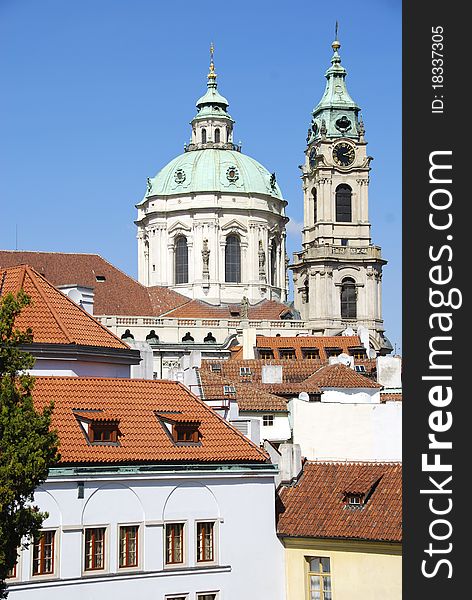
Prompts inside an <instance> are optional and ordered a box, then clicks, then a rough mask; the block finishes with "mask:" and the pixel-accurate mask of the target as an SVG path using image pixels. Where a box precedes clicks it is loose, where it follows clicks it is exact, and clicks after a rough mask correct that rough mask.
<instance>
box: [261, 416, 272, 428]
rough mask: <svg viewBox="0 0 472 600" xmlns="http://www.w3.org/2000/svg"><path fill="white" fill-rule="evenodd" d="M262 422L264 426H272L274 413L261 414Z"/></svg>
mask: <svg viewBox="0 0 472 600" xmlns="http://www.w3.org/2000/svg"><path fill="white" fill-rule="evenodd" d="M262 424H263V425H264V427H272V426H273V424H274V415H262Z"/></svg>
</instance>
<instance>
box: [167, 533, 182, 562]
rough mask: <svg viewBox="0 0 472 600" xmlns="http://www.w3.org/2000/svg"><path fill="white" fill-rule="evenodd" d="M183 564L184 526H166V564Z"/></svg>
mask: <svg viewBox="0 0 472 600" xmlns="http://www.w3.org/2000/svg"><path fill="white" fill-rule="evenodd" d="M183 562H184V524H183V523H167V525H166V563H167V564H168V565H174V564H181V563H183Z"/></svg>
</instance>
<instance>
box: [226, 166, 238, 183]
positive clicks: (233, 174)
mask: <svg viewBox="0 0 472 600" xmlns="http://www.w3.org/2000/svg"><path fill="white" fill-rule="evenodd" d="M226 178H227V179H228V181H237V180H238V179H239V172H238V169H237V168H236V167H229V169H228V170H227V171H226Z"/></svg>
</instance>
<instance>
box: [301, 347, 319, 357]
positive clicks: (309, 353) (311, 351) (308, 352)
mask: <svg viewBox="0 0 472 600" xmlns="http://www.w3.org/2000/svg"><path fill="white" fill-rule="evenodd" d="M302 355H303V358H311V359H313V358H319V357H320V351H319V349H318V348H302Z"/></svg>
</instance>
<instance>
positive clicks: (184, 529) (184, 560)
mask: <svg viewBox="0 0 472 600" xmlns="http://www.w3.org/2000/svg"><path fill="white" fill-rule="evenodd" d="M173 525H181V526H182V536H181V537H182V543H181V554H182V560H180V561H172V562H168V560H167V555H168V553H167V527H170V526H173ZM163 529H164V568H167V569H169V568H171V569H172V568H176V567H185V566H186V565H187V521H166V522H165V523H164V527H163Z"/></svg>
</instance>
